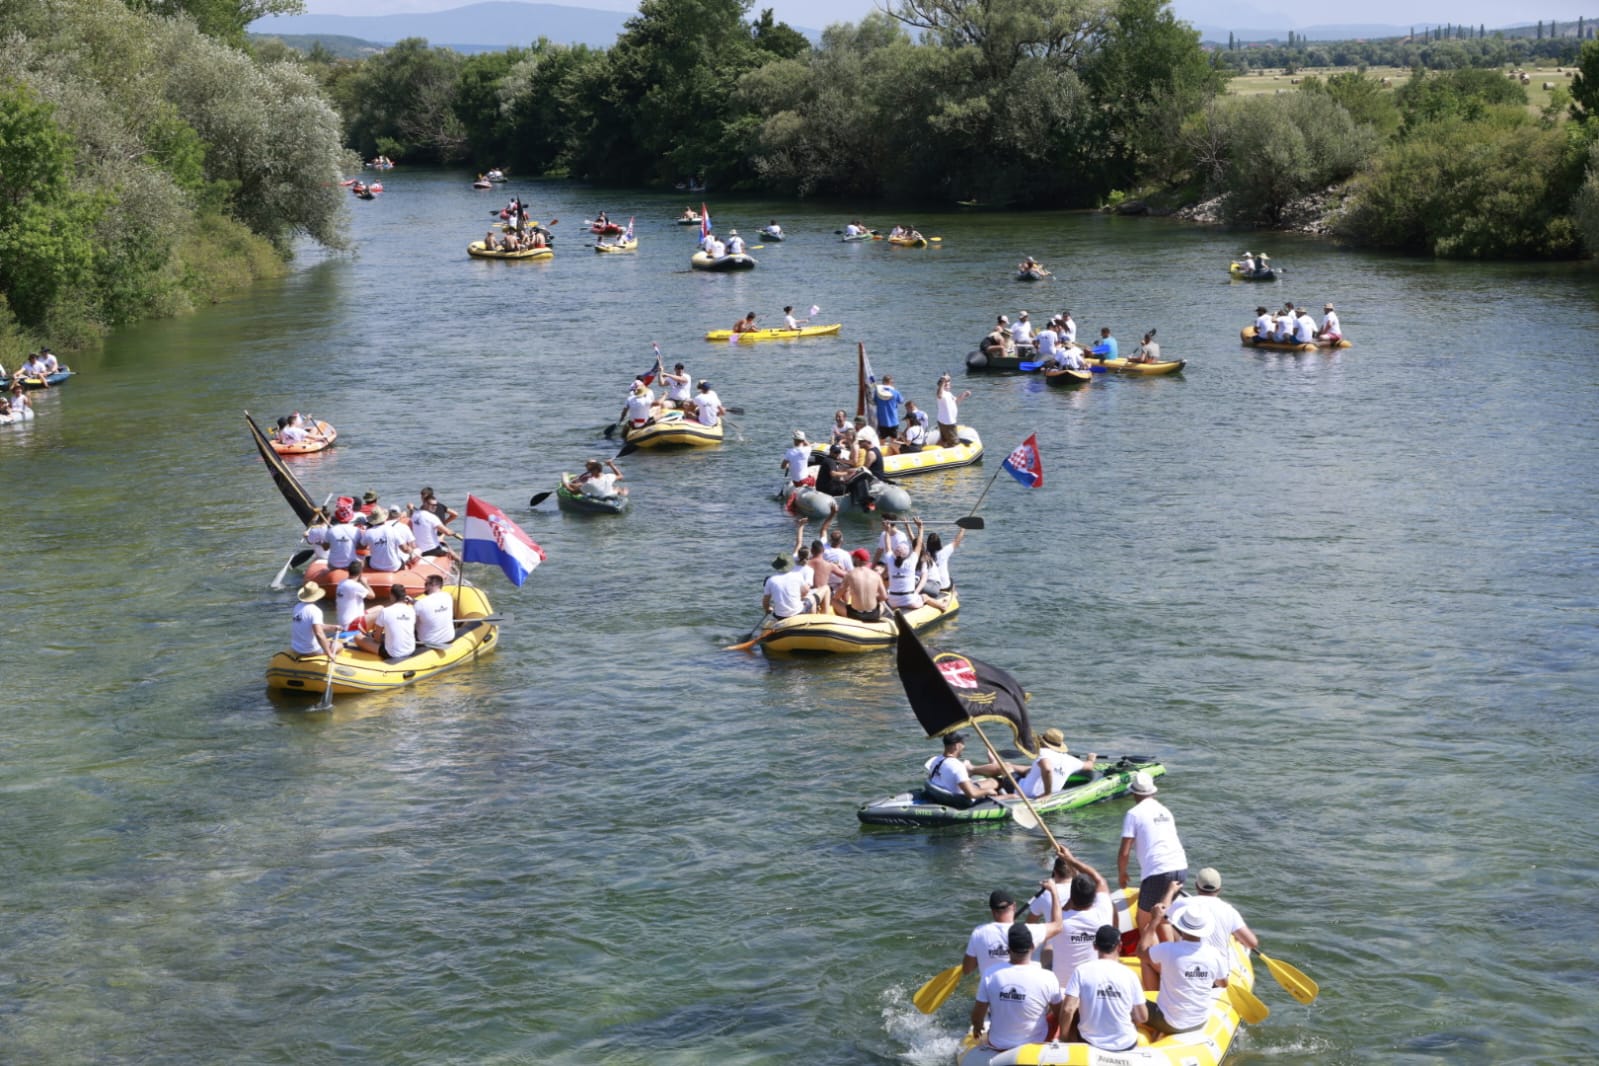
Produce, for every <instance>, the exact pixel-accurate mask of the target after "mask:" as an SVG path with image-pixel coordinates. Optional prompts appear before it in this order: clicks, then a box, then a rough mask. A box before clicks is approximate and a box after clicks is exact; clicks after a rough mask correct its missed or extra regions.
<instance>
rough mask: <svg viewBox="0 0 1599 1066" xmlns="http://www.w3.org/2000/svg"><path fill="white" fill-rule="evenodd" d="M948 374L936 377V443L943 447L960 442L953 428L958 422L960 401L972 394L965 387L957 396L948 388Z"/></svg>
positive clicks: (956, 444)
mask: <svg viewBox="0 0 1599 1066" xmlns="http://www.w3.org/2000/svg"><path fill="white" fill-rule="evenodd" d="M950 380H951V379H950V376H949V375H948V374H945V375H944V376H943V377H941V378H939V379H938V443H939V444H940V445H941V446H943V447H945V448H954V447H956V446H958V445H959V444H960V442H961V441H960V436H959V435H958V434H956V432H955V428H956V426H957V425H958V424H959V423H958V422H957V419H959V418H960V401H962V400H964V399H966V397H968V396H970V395H971V394H972V390H970V389H967V390H966V391H965V392H963V393H961V394H960V395H959V396H956V395H955V390H954V389H952V388H950Z"/></svg>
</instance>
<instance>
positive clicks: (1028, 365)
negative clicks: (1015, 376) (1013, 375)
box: [1016, 360, 1044, 374]
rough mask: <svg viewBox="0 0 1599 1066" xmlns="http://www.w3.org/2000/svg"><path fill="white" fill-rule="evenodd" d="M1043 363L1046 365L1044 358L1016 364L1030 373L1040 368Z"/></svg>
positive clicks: (1018, 368)
mask: <svg viewBox="0 0 1599 1066" xmlns="http://www.w3.org/2000/svg"><path fill="white" fill-rule="evenodd" d="M1043 365H1044V362H1043V360H1040V361H1038V362H1036V363H1034V362H1026V363H1017V364H1016V369H1017V370H1025V371H1027V372H1028V373H1029V374H1031V373H1032V372H1033V371H1035V370H1037V369H1039V368H1040V367H1042V366H1043Z"/></svg>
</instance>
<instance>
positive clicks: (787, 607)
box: [761, 517, 966, 622]
mask: <svg viewBox="0 0 1599 1066" xmlns="http://www.w3.org/2000/svg"><path fill="white" fill-rule="evenodd" d="M831 522H832V518H831V517H829V518H828V519H826V520H825V521H823V522H822V526H821V529H820V530H819V531H818V533H817V535H816V537H815V538H813V539H812V540H811V541H810V542H809V543H808V544H807V543H806V540H805V530H806V526H807V522H806V521H805V519H803V518H802V519H800V520H799V523H798V526H797V528H796V530H795V533H794V547H793V550H792V553H788V552H784V553H782V554H780V555H778V556H777V557H776V558H774V559H773V560H772V570H773V571H774V573H773V574H772V575H771V576H770V577H768V578H767V579H766V581H765V583H764V584H763V585H762V589H761V607H762V609H763V610H765V611H766V613H767V614H770V615H772V616H773V617H774V618H776V619H778V620H779V621H781V620H782V619H784V618H793V617H795V616H797V615H806V614H817V615H836V616H838V617H841V618H853V619H855V620H856V621H857V622H882V621H886V620H888V619H889V618H891V617H893V612H894V611H895V610H896V609H897V610H902V611H914V610H916V609H917V608H920V607H922V606H924V605H930V606H933V607H936V608H938V610H940V611H943V610H947V609H948V607H949V601H950V593H952V592H953V591H954V590H955V580H954V578H953V577H951V576H950V570H949V560H950V556H952V555H954V554H955V549H956V548H958V547H960V545H961V541H962V540H963V539H964V538H965V536H966V530H964V529H962V530H960V531H959V532H958V533H956V534H955V539H954V540H952V541H950V542H949V543H948V544H945V543H944V541H943V538H942V537H940V536H939V534H938V533H936V532H935V533H927V532H926V531H925V530H924V529H923V525H922V520H921V519H920V518H913V519H912V520H911V524H910V528H912V529H914V531H915V536H914V538H913V537H912V536H911V535H910V534H908V533H907V532H906V528H907V527H906V526H905V525H904V524H903V523H899V522H895V521H893V520H891V519H884V520H883V531H882V533H881V534H880V535H879V536H878V539H877V545H876V547H875V549H873V550H871V551H868V550H867V549H866V548H855V549H854V550H850V549H847V548H845V547H844V533H843V531H842V530H840V529H839V528H838V527H837V526H833V527H832V528H831V529H829V525H830V523H831Z"/></svg>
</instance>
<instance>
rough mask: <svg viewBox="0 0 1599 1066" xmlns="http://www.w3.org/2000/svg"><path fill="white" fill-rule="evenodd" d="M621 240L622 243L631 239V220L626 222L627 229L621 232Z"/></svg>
mask: <svg viewBox="0 0 1599 1066" xmlns="http://www.w3.org/2000/svg"><path fill="white" fill-rule="evenodd" d="M622 239H623V240H624V241H630V240H632V239H633V220H632V219H631V218H630V219H628V220H627V229H625V230H623V231H622Z"/></svg>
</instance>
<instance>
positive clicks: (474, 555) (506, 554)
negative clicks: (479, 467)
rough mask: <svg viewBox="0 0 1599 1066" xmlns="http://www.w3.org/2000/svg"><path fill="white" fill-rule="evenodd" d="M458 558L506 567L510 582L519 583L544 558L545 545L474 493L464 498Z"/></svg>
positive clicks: (520, 583) (503, 568) (525, 578)
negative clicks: (464, 520)
mask: <svg viewBox="0 0 1599 1066" xmlns="http://www.w3.org/2000/svg"><path fill="white" fill-rule="evenodd" d="M461 561H462V562H466V563H490V564H492V565H494V566H498V567H499V568H500V569H501V570H503V571H505V576H506V577H507V578H509V579H510V582H511V584H513V585H516V586H517V587H519V588H520V587H521V585H522V582H524V581H526V580H527V575H529V574H531V573H532V572H533V571H534V570H536V569H537V568H538V565H539V564H540V563H542V562H543V561H544V549H543V548H540V547H539V546H538V545H537V544H534V543H533V538H531V537H529V536H528V535H527V534H526V533H524V532H522V528H521V527H520V526H518V525H517V524H516V523H515V522H513V521H511V520H510V519H509V518H507V517H506V516H505V512H504V511H502V510H500V509H499V508H498V507H496V506H494V505H493V504H492V503H484V502H483V501H482V500H480V499H478V498H477V497H476V496H471V495H469V496H467V498H466V531H465V533H464V534H463V536H462V538H461Z"/></svg>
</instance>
